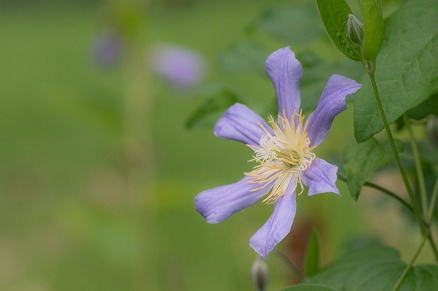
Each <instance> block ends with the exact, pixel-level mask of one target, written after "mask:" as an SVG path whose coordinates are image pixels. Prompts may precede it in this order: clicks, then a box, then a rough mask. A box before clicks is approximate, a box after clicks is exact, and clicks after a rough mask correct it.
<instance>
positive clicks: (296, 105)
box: [265, 47, 303, 119]
mask: <svg viewBox="0 0 438 291" xmlns="http://www.w3.org/2000/svg"><path fill="white" fill-rule="evenodd" d="M265 68H266V72H267V73H268V75H269V77H270V78H271V81H272V83H273V84H274V88H275V92H276V93H277V98H278V115H282V114H283V112H284V113H285V114H286V117H287V118H288V119H289V118H290V117H291V116H292V114H293V113H294V110H296V111H297V112H298V111H299V109H300V81H301V77H302V76H303V67H302V66H301V63H300V62H299V61H298V60H297V59H296V58H295V55H294V53H293V52H292V51H291V50H290V48H289V47H284V48H281V49H279V50H277V51H275V52H273V53H272V54H271V55H270V56H269V57H268V59H267V60H266V62H265Z"/></svg>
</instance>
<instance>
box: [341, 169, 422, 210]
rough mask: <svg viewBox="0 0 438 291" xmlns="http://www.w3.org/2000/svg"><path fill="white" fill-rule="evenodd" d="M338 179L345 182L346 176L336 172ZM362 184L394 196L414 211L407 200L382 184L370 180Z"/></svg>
mask: <svg viewBox="0 0 438 291" xmlns="http://www.w3.org/2000/svg"><path fill="white" fill-rule="evenodd" d="M338 179H339V180H341V181H344V182H347V178H346V177H344V176H342V175H341V174H338ZM364 186H367V187H370V188H374V189H376V190H379V191H380V192H382V193H383V194H386V195H388V196H390V197H391V198H394V199H395V200H397V201H398V202H400V203H401V204H402V205H403V206H404V207H406V208H407V209H409V211H411V212H412V213H414V209H413V208H412V206H411V205H410V204H409V203H408V202H406V201H405V200H404V199H402V198H400V196H398V195H397V194H395V193H394V192H391V191H389V190H388V189H386V188H383V187H382V186H379V185H377V184H374V183H372V182H365V184H364Z"/></svg>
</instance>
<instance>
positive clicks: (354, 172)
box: [343, 138, 402, 200]
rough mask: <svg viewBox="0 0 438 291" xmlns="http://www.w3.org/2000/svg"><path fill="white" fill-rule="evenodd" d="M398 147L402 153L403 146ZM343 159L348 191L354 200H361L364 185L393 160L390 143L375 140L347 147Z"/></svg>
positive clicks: (399, 144) (398, 145)
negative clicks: (360, 195)
mask: <svg viewBox="0 0 438 291" xmlns="http://www.w3.org/2000/svg"><path fill="white" fill-rule="evenodd" d="M396 146H397V150H399V151H400V150H401V148H402V144H401V143H397V144H396ZM343 158H344V166H345V171H346V174H347V185H348V189H349V190H350V195H351V197H352V198H353V199H354V200H357V199H358V198H359V194H360V191H361V189H362V186H363V184H365V182H366V181H368V179H370V178H371V177H372V176H373V174H374V173H375V172H376V170H378V169H380V168H382V167H384V166H386V165H388V164H389V163H390V162H391V161H392V160H393V156H392V151H391V146H390V144H389V142H384V143H379V142H378V141H377V140H376V139H374V138H372V139H369V140H368V141H366V142H364V143H361V144H354V145H350V146H347V147H346V148H345V151H344V157H343Z"/></svg>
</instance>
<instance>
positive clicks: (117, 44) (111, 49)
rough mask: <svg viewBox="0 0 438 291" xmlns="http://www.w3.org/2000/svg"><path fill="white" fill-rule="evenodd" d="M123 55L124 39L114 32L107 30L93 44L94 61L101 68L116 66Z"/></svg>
mask: <svg viewBox="0 0 438 291" xmlns="http://www.w3.org/2000/svg"><path fill="white" fill-rule="evenodd" d="M122 53H123V39H122V37H121V35H119V34H118V33H116V32H115V31H113V30H106V31H104V32H103V33H102V34H101V35H99V36H98V37H97V38H96V40H95V41H94V43H93V47H92V57H93V60H94V61H95V62H96V63H97V64H98V65H99V66H101V67H110V66H112V65H114V64H116V63H117V62H118V61H119V60H120V58H121V56H122Z"/></svg>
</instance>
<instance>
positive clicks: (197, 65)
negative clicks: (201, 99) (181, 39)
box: [151, 45, 205, 89]
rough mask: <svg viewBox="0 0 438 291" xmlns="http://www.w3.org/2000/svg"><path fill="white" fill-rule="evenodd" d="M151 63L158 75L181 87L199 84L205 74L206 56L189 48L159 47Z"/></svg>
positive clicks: (152, 56)
mask: <svg viewBox="0 0 438 291" xmlns="http://www.w3.org/2000/svg"><path fill="white" fill-rule="evenodd" d="M151 64H152V67H153V69H154V71H155V72H156V73H157V74H158V75H160V76H161V77H162V78H163V79H165V80H166V81H167V82H169V83H170V84H171V85H172V86H174V87H175V88H179V89H185V88H190V87H193V86H195V85H197V84H199V83H200V82H201V81H202V79H203V77H204V75H205V62H204V58H203V57H202V56H201V55H199V54H198V53H196V52H195V51H192V50H189V49H187V48H181V47H177V46H170V45H165V46H164V45H163V46H160V47H157V48H156V49H155V50H154V51H153V53H152V55H151Z"/></svg>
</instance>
